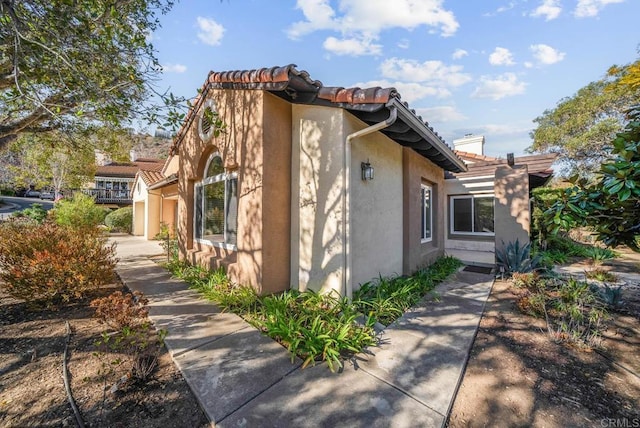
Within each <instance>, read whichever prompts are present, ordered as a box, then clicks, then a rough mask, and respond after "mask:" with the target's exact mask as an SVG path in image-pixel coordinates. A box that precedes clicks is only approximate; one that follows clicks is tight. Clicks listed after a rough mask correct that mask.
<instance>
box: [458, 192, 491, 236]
mask: <svg viewBox="0 0 640 428" xmlns="http://www.w3.org/2000/svg"><path fill="white" fill-rule="evenodd" d="M457 199H471V230H472V231H471V232H466V231H457V230H454V224H455V223H454V214H455V213H454V209H453V206H454V201H455V200H457ZM475 199H493V200H494V201H493V230H494V231H493V232H473V229H474V228H475V224H474V221H475V212H474V210H475V203H474V200H475ZM449 230H450V233H451V235H467V236H469V235H470V236H495V235H496V233H495V230H496V205H495V195H493V194H481V195H459V196H451V197H450V199H449Z"/></svg>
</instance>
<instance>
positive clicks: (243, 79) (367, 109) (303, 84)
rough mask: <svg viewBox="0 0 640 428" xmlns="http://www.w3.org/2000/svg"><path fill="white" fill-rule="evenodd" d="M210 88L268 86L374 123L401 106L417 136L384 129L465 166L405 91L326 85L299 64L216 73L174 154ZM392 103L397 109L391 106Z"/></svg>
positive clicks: (445, 163)
mask: <svg viewBox="0 0 640 428" xmlns="http://www.w3.org/2000/svg"><path fill="white" fill-rule="evenodd" d="M209 89H238V90H240V89H257V90H265V91H269V92H271V93H273V94H275V95H277V96H279V97H281V98H283V99H285V100H287V101H289V102H291V103H296V104H316V105H325V106H332V107H340V108H344V109H347V110H350V111H351V112H352V113H354V114H355V115H356V116H357V117H359V118H360V119H361V120H363V121H365V122H369V123H371V120H368V119H371V118H372V117H373V114H375V113H376V112H378V111H379V110H382V109H384V108H396V109H398V111H400V112H401V113H402V118H399V119H398V120H401V121H404V122H405V123H407V124H409V128H410V133H411V135H410V136H409V135H404V134H403V132H404V133H406V132H407V131H402V132H400V133H398V131H397V130H396V131H394V130H392V129H389V130H382V131H381V132H383V133H387V135H388V136H389V137H390V138H392V139H394V140H396V141H397V142H398V143H400V144H402V145H409V146H410V147H412V148H413V149H414V150H416V151H417V152H418V153H420V154H422V155H423V156H425V157H426V158H429V159H431V160H432V161H433V162H435V163H436V164H438V165H440V166H441V167H443V168H445V169H451V170H455V171H460V170H464V163H463V162H462V160H461V159H460V158H458V157H457V156H456V155H455V154H454V153H453V150H452V149H451V148H450V147H449V146H447V145H446V143H445V142H444V140H443V139H442V138H441V137H440V136H439V135H438V133H437V132H435V131H434V130H433V128H432V127H430V126H429V124H428V123H426V122H424V121H423V120H422V118H421V117H420V116H418V115H416V113H415V110H411V109H409V106H408V104H407V103H402V102H401V101H400V94H399V93H398V91H397V90H396V89H395V88H380V87H374V88H365V89H362V88H343V87H333V86H324V85H323V84H322V82H320V81H319V80H313V79H311V77H310V76H309V73H307V72H306V71H304V70H298V69H297V68H296V65H295V64H290V65H287V66H284V67H271V68H260V69H255V70H234V71H222V72H213V71H212V72H210V73H209V75H208V76H207V79H206V80H205V82H204V84H203V85H202V88H201V90H200V91H199V94H198V96H197V97H196V99H195V100H194V103H193V106H192V107H191V109H190V110H189V112H188V113H187V115H186V117H185V119H184V122H183V124H182V127H181V128H180V130H179V131H178V133H177V134H176V137H175V139H174V143H173V145H172V147H171V152H170V153H171V154H175V153H176V150H177V147H178V145H179V144H180V142H181V141H182V139H183V138H184V136H185V134H186V130H187V129H188V128H189V126H190V125H191V123H192V122H193V121H194V120H195V116H196V114H197V112H198V110H199V109H200V106H201V105H202V103H203V102H204V99H205V98H206V93H207V91H208V90H209ZM391 105H393V107H390V106H391ZM367 115H369V116H367ZM383 120H384V119H383ZM405 129H406V128H405ZM402 137H405V138H402Z"/></svg>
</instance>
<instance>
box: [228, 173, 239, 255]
mask: <svg viewBox="0 0 640 428" xmlns="http://www.w3.org/2000/svg"><path fill="white" fill-rule="evenodd" d="M226 199H227V206H226V218H227V237H226V241H227V243H228V244H233V245H235V244H236V237H237V235H238V179H237V178H231V179H229V180H228V181H227V194H226Z"/></svg>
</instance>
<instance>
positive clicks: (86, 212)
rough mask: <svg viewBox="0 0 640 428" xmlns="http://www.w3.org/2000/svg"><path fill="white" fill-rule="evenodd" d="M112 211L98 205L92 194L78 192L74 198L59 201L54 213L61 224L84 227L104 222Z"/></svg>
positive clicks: (57, 221)
mask: <svg viewBox="0 0 640 428" xmlns="http://www.w3.org/2000/svg"><path fill="white" fill-rule="evenodd" d="M110 211H111V210H109V209H108V208H104V207H100V206H98V205H96V203H95V201H94V200H93V198H92V197H91V196H88V195H85V194H83V193H80V192H77V193H75V194H74V195H73V199H62V200H60V201H58V202H57V203H56V206H55V210H54V214H53V215H54V218H55V220H56V223H58V224H59V225H64V226H71V227H76V228H84V227H96V226H98V225H100V224H102V223H103V222H104V218H105V217H106V216H107V213H109V212H110Z"/></svg>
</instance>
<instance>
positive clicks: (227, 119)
mask: <svg viewBox="0 0 640 428" xmlns="http://www.w3.org/2000/svg"><path fill="white" fill-rule="evenodd" d="M208 97H209V98H210V99H213V100H214V101H215V103H216V108H217V111H218V114H219V115H220V118H221V119H222V121H223V122H224V123H225V124H226V129H225V131H224V132H223V133H221V134H220V135H219V136H218V137H217V138H215V137H214V138H212V139H211V140H209V141H207V142H203V141H202V140H201V139H200V137H199V136H198V132H197V125H198V120H197V118H196V120H195V121H194V122H193V123H192V124H191V126H190V127H189V129H188V130H187V131H186V135H185V138H184V140H183V141H182V143H181V144H180V146H179V153H178V154H179V157H180V173H179V181H178V194H179V197H178V237H179V246H180V253H181V255H182V257H185V258H187V259H188V260H189V261H191V262H193V263H199V264H202V265H205V266H208V267H211V268H217V267H218V266H225V267H226V268H227V270H228V274H229V277H230V278H231V279H232V280H233V281H235V282H237V283H240V284H245V285H251V286H253V287H254V288H256V289H257V290H258V292H259V293H262V294H267V293H272V292H276V291H280V290H283V289H286V288H288V286H289V282H288V277H289V275H288V271H289V246H288V244H287V243H288V242H289V239H290V229H289V227H288V223H289V221H288V216H289V215H290V211H289V207H290V193H289V191H290V189H289V187H288V183H289V181H290V174H291V172H290V171H291V170H290V168H291V164H290V150H291V149H290V146H289V145H288V142H289V141H291V116H290V107H289V105H288V104H287V103H285V102H284V101H282V100H280V99H278V98H276V97H275V96H272V95H270V94H268V93H264V92H262V91H231V90H212V91H210V93H209V94H208ZM216 151H217V152H219V153H220V154H221V156H222V158H223V161H224V166H225V169H226V171H228V172H236V173H237V174H238V235H237V246H236V247H235V248H234V247H230V246H227V245H218V246H215V245H209V244H204V243H200V242H196V241H194V239H193V236H194V234H193V203H194V194H193V190H194V184H195V183H196V182H198V181H200V180H201V179H202V176H203V174H204V168H205V166H206V163H207V160H208V158H209V156H210V155H211V154H212V153H214V152H216ZM266 168H269V170H270V171H268V172H265V171H266ZM267 183H268V184H269V188H268V189H267V188H266V184H267ZM270 216H283V219H281V220H275V221H271V217H270ZM265 217H267V219H268V221H270V223H269V224H267V223H265ZM284 223H287V227H284V226H283V224H284ZM267 262H269V263H270V264H272V266H269V267H268V268H266V269H265V267H266V263H267Z"/></svg>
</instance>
